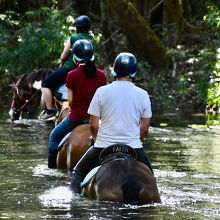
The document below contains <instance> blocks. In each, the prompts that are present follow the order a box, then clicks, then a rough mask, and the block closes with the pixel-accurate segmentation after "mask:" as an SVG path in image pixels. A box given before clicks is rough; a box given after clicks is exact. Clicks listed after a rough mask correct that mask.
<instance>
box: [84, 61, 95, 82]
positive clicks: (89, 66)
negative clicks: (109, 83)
mask: <svg viewBox="0 0 220 220" xmlns="http://www.w3.org/2000/svg"><path fill="white" fill-rule="evenodd" d="M83 67H84V72H85V74H86V77H87V78H95V77H96V66H95V63H94V62H93V61H90V60H87V61H86V62H85V65H84V66H83Z"/></svg>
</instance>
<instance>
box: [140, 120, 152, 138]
mask: <svg viewBox="0 0 220 220" xmlns="http://www.w3.org/2000/svg"><path fill="white" fill-rule="evenodd" d="M149 127H150V118H141V120H140V139H141V140H143V138H144V136H145V135H146V134H147V132H148V129H149Z"/></svg>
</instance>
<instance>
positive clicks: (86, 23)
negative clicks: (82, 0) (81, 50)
mask: <svg viewBox="0 0 220 220" xmlns="http://www.w3.org/2000/svg"><path fill="white" fill-rule="evenodd" d="M74 25H75V26H76V28H77V29H84V30H87V31H88V30H89V29H90V26H91V21H90V18H89V17H88V16H86V15H81V16H79V17H78V18H76V20H75V22H74Z"/></svg>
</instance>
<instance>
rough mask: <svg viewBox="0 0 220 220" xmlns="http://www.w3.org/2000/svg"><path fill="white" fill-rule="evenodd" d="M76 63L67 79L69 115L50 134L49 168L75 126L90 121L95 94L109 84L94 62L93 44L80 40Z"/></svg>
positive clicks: (74, 57) (54, 162)
mask: <svg viewBox="0 0 220 220" xmlns="http://www.w3.org/2000/svg"><path fill="white" fill-rule="evenodd" d="M73 60H74V63H75V64H76V66H77V68H76V69H74V70H72V71H70V72H69V73H68V74H67V78H66V87H67V93H68V102H69V106H70V113H69V115H68V116H67V117H66V118H65V119H64V120H63V121H61V122H60V123H59V124H58V125H57V126H56V127H55V128H54V129H53V131H52V132H51V134H50V138H49V154H48V167H49V168H56V158H57V153H58V145H59V143H60V141H61V140H62V139H63V137H65V135H66V134H68V133H69V132H71V131H72V130H73V129H74V128H75V127H76V126H78V125H80V124H85V123H88V122H89V114H88V113H87V110H88V107H89V104H90V102H91V100H92V97H93V95H94V94H95V91H96V90H97V88H99V87H100V86H103V85H106V84H107V81H106V76H105V74H104V72H103V71H101V70H100V69H97V68H96V66H95V63H94V54H93V47H92V44H91V43H90V42H89V41H87V40H77V41H76V42H75V43H74V45H73Z"/></svg>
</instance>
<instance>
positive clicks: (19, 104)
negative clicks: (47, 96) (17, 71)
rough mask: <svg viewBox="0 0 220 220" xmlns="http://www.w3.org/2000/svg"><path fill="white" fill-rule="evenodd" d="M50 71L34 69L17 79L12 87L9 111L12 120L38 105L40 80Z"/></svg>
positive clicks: (29, 111)
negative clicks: (12, 93) (12, 92)
mask: <svg viewBox="0 0 220 220" xmlns="http://www.w3.org/2000/svg"><path fill="white" fill-rule="evenodd" d="M51 72H52V71H51V70H44V69H40V70H35V71H33V72H31V73H29V74H25V75H23V76H22V77H21V78H19V79H18V81H17V83H16V85H15V87H14V95H13V100H12V104H11V109H10V111H9V115H10V116H11V120H12V121H14V120H17V119H19V117H20V115H21V112H28V114H30V113H31V112H33V111H34V110H35V109H36V107H38V106H39V104H40V99H41V82H42V80H44V79H45V78H46V77H47V76H48V75H49V74H50V73H51Z"/></svg>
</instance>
